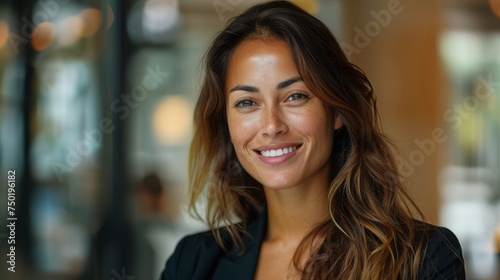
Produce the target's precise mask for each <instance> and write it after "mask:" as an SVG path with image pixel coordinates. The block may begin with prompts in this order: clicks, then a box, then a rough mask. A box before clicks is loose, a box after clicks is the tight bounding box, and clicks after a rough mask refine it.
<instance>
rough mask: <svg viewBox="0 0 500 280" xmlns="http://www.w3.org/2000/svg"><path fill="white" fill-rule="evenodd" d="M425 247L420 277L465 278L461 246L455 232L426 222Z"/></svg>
mask: <svg viewBox="0 0 500 280" xmlns="http://www.w3.org/2000/svg"><path fill="white" fill-rule="evenodd" d="M425 228H426V229H425V234H426V235H427V238H428V241H427V247H426V249H425V255H424V257H423V259H422V264H421V270H420V275H421V279H465V268H464V260H463V256H462V248H461V246H460V242H459V241H458V238H457V237H456V236H455V234H454V233H453V232H452V231H450V230H449V229H447V228H445V227H438V226H433V225H429V224H426V226H425Z"/></svg>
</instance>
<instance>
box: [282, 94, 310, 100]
mask: <svg viewBox="0 0 500 280" xmlns="http://www.w3.org/2000/svg"><path fill="white" fill-rule="evenodd" d="M308 98H309V96H307V94H305V93H302V92H295V93H292V94H291V95H290V96H288V98H287V100H288V101H296V100H302V99H308Z"/></svg>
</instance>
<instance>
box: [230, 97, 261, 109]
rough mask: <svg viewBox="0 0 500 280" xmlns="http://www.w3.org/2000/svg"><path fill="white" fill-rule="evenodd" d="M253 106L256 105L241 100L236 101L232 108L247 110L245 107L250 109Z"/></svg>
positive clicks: (248, 100)
mask: <svg viewBox="0 0 500 280" xmlns="http://www.w3.org/2000/svg"><path fill="white" fill-rule="evenodd" d="M255 105H256V103H255V102H253V101H252V100H250V99H243V100H240V101H238V102H237V103H236V104H235V105H234V106H235V107H240V108H247V107H251V106H255Z"/></svg>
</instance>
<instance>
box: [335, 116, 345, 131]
mask: <svg viewBox="0 0 500 280" xmlns="http://www.w3.org/2000/svg"><path fill="white" fill-rule="evenodd" d="M343 126H344V122H343V121H342V118H340V116H339V115H337V116H336V117H335V130H337V129H339V128H341V127H343Z"/></svg>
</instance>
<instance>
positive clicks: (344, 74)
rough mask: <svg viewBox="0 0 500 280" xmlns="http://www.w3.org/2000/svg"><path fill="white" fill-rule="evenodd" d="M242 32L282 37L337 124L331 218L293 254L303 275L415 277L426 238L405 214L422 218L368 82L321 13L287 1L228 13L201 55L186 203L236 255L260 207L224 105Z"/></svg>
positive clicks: (256, 187) (255, 186)
mask: <svg viewBox="0 0 500 280" xmlns="http://www.w3.org/2000/svg"><path fill="white" fill-rule="evenodd" d="M250 38H261V39H264V40H265V39H280V40H284V41H285V42H286V43H287V44H288V46H289V47H290V50H291V52H292V54H293V58H294V60H295V64H296V67H297V69H298V72H299V74H300V76H301V77H302V78H303V81H304V82H305V83H306V85H307V86H308V88H309V89H311V91H312V92H313V93H314V94H315V95H316V96H317V97H318V98H319V99H321V100H322V102H324V104H326V105H327V106H328V107H330V108H331V109H332V111H333V112H335V114H336V115H338V116H340V117H341V119H342V121H343V124H344V125H343V127H342V128H341V129H337V130H336V131H335V134H334V143H330V144H331V145H333V150H332V154H331V157H330V160H331V170H330V179H331V181H330V184H329V186H328V207H329V212H330V216H329V218H328V219H327V220H325V221H323V222H322V223H321V224H319V225H318V226H317V227H315V228H314V229H313V230H311V231H310V232H309V234H308V235H307V236H306V237H305V238H304V239H303V240H302V242H301V243H300V244H299V246H298V248H297V250H296V252H295V255H294V257H293V260H292V263H293V266H294V267H295V268H296V269H297V271H298V272H299V273H300V275H301V278H302V279H417V278H418V275H417V274H418V271H419V266H420V260H421V259H422V256H423V255H425V252H424V250H425V247H426V241H427V237H426V236H425V234H424V232H425V230H421V227H422V226H424V223H418V222H416V220H414V218H413V214H412V213H417V214H418V215H419V217H418V218H420V219H423V216H422V213H421V212H420V211H419V210H418V207H417V206H416V205H415V203H413V201H412V200H411V198H410V197H409V196H408V194H407V192H406V191H405V185H404V183H403V180H402V178H401V177H400V175H399V172H398V168H397V165H396V163H395V159H394V156H393V152H392V151H393V150H392V149H391V146H390V145H389V144H388V143H389V142H388V140H387V139H386V138H385V136H384V135H383V134H382V132H381V128H380V126H379V122H380V121H379V117H378V112H377V109H376V100H375V96H374V94H373V89H372V86H371V84H370V82H369V81H368V79H367V77H366V76H365V74H364V73H363V72H362V71H361V70H360V69H359V68H358V67H357V66H355V65H353V64H352V63H350V62H349V60H348V59H347V57H346V56H345V54H344V53H343V52H342V49H341V47H340V46H339V43H338V42H337V40H336V39H335V37H334V36H333V35H332V33H331V32H330V31H329V29H328V28H327V27H326V26H325V25H324V24H323V23H322V22H321V21H319V20H318V19H316V18H315V17H313V16H311V15H309V14H308V13H306V12H304V11H303V10H301V9H300V8H298V7H297V6H295V5H294V4H292V3H289V2H286V1H275V2H269V3H265V4H260V5H256V6H253V7H252V8H250V9H248V10H247V11H245V12H244V13H243V14H241V15H239V16H237V17H235V18H233V19H231V20H230V22H229V23H228V25H227V26H226V28H225V29H224V30H223V31H221V32H220V33H219V34H218V35H217V36H216V38H215V39H214V41H213V42H212V44H211V46H210V48H209V49H208V51H207V53H206V54H205V61H204V71H205V72H204V81H203V84H202V87H201V92H200V96H199V99H198V103H197V105H196V108H195V115H194V120H195V134H194V137H193V141H192V144H191V149H190V156H189V175H190V188H191V189H190V193H191V198H190V208H191V210H194V213H195V214H196V215H197V216H198V217H199V218H202V219H204V220H205V221H206V222H207V223H208V225H209V227H210V228H211V229H212V231H213V233H214V236H215V237H216V239H217V241H218V243H219V245H220V246H221V247H222V248H223V249H224V250H228V248H233V247H232V246H238V248H240V249H241V253H243V252H244V251H245V248H244V247H243V242H242V236H243V235H244V234H247V232H246V230H245V228H246V226H247V225H248V223H249V222H250V221H252V219H253V218H255V217H256V216H257V215H258V214H259V213H260V211H261V210H262V207H263V206H264V205H265V197H264V194H263V189H262V185H261V184H260V183H259V182H257V181H256V180H254V179H253V178H252V177H251V176H250V175H249V174H248V173H247V172H246V171H245V170H244V169H242V168H241V166H240V165H239V161H238V158H237V157H236V154H235V152H234V149H233V146H232V144H231V141H230V136H229V131H228V125H227V119H226V112H225V108H226V105H225V100H226V96H225V81H226V74H227V73H226V72H227V67H228V63H229V60H230V59H231V54H232V53H233V52H234V50H235V48H236V47H237V46H238V44H239V43H240V42H242V41H243V40H246V39H250ZM325 144H326V145H327V144H328V143H325ZM200 199H204V201H205V203H206V204H204V206H205V208H204V209H203V212H204V215H205V217H202V216H203V215H202V214H200V213H201V212H202V211H199V210H200V209H198V208H197V205H198V203H197V202H199V200H200ZM227 236H228V237H229V238H227ZM308 251H309V252H310V254H311V255H310V257H308V258H307V261H306V262H305V263H301V262H300V260H301V258H302V257H303V254H304V253H305V252H308Z"/></svg>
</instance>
